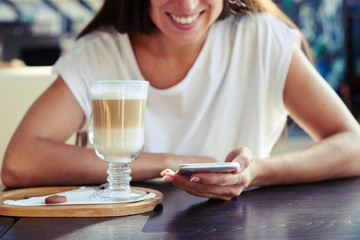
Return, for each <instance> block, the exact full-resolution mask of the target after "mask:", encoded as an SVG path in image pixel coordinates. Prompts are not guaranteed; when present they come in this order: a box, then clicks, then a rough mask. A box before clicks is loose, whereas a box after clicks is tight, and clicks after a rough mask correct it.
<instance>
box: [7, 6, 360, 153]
mask: <svg viewBox="0 0 360 240" xmlns="http://www.w3.org/2000/svg"><path fill="white" fill-rule="evenodd" d="M275 2H276V3H277V4H278V5H279V6H280V7H281V9H282V10H283V11H284V12H285V13H286V14H287V15H288V16H289V17H290V18H291V19H293V20H294V21H295V23H296V24H297V25H298V26H299V27H300V29H301V30H302V31H303V33H304V35H305V37H306V38H307V39H308V41H309V43H310V45H311V47H312V54H313V56H314V59H315V65H316V68H317V69H318V70H319V72H320V73H321V74H322V75H323V76H324V77H325V79H326V80H327V81H328V82H329V84H330V85H331V86H332V87H333V88H334V89H335V90H336V92H337V93H338V94H339V95H340V96H341V97H342V99H343V100H344V102H345V103H346V104H347V106H348V107H349V108H350V110H351V111H352V113H353V114H354V116H355V117H356V118H357V119H358V120H359V121H360V1H359V0H330V1H329V0H276V1H275ZM101 3H102V0H0V98H1V100H0V112H1V113H0V116H1V124H0V126H1V130H0V133H1V137H0V159H2V158H3V154H4V151H5V148H6V146H7V144H8V141H9V139H10V137H11V136H12V134H13V132H14V130H15V128H16V127H17V125H18V123H19V121H20V120H21V118H22V117H23V115H24V113H25V111H26V110H27V109H28V108H29V107H30V105H31V103H32V102H33V101H34V100H35V99H36V98H37V97H38V96H39V94H41V92H43V91H44V90H45V89H46V88H47V87H48V86H49V85H50V84H51V82H52V81H53V80H54V77H55V76H53V74H52V72H51V65H52V64H54V62H55V61H56V60H57V59H58V57H59V56H61V55H62V54H63V53H65V52H66V51H67V50H68V49H69V48H70V47H71V46H72V44H73V42H74V41H75V38H76V35H77V33H79V31H80V30H81V29H82V28H83V27H84V25H85V24H86V23H87V22H88V21H89V20H90V19H91V17H92V16H93V14H94V12H95V11H96V10H97V9H98V8H99V7H100V6H101ZM290 136H291V135H290ZM69 141H72V139H70V140H69Z"/></svg>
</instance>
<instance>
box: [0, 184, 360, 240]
mask: <svg viewBox="0 0 360 240" xmlns="http://www.w3.org/2000/svg"><path fill="white" fill-rule="evenodd" d="M134 185H136V186H142V187H148V188H153V189H156V190H159V191H161V192H162V193H163V194H164V198H163V203H162V204H161V205H159V206H158V207H157V208H156V209H155V210H154V211H151V212H148V213H143V214H138V215H133V216H126V217H105V218H11V217H1V216H0V234H1V235H0V236H2V239H19V240H21V239H146V240H148V239H186V240H188V239H220V240H222V239H242V240H246V239H276V240H279V239H301V240H304V239H305V240H308V239H316V240H321V239H326V240H329V239H360V178H353V179H344V180H336V181H327V182H321V183H315V184H304V185H291V186H277V187H269V188H259V189H256V190H252V191H247V192H244V193H243V194H242V195H241V196H240V197H238V198H236V199H233V200H232V201H218V200H208V199H205V198H199V197H195V196H191V195H189V194H188V193H186V192H184V191H182V190H180V189H177V188H176V187H174V186H172V185H171V184H169V183H165V182H162V181H150V182H146V183H141V184H134Z"/></svg>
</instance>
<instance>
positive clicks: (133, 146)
mask: <svg viewBox="0 0 360 240" xmlns="http://www.w3.org/2000/svg"><path fill="white" fill-rule="evenodd" d="M136 95H139V94H134V93H132V94H129V93H127V94H125V95H124V94H121V93H119V92H115V91H108V92H102V93H101V94H94V95H93V96H92V109H93V133H94V145H95V149H96V151H97V152H98V153H100V154H101V155H103V156H104V157H105V160H106V161H108V162H112V163H122V162H124V163H125V162H129V158H130V157H131V156H132V155H135V154H137V153H139V152H140V151H141V150H142V147H143V144H144V120H145V107H146V98H139V97H141V96H136Z"/></svg>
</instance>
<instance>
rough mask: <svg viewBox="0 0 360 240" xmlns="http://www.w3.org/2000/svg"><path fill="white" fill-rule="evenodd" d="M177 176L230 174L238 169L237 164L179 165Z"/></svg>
mask: <svg viewBox="0 0 360 240" xmlns="http://www.w3.org/2000/svg"><path fill="white" fill-rule="evenodd" d="M178 169H179V174H182V175H192V174H193V173H197V172H218V173H230V172H234V171H236V170H239V169H240V165H239V163H237V162H223V163H191V164H181V165H180V166H179V168H178Z"/></svg>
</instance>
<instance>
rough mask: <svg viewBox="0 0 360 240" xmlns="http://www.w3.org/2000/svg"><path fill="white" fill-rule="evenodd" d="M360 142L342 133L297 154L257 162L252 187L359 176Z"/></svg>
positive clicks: (257, 160) (356, 137) (350, 134)
mask: <svg viewBox="0 0 360 240" xmlns="http://www.w3.org/2000/svg"><path fill="white" fill-rule="evenodd" d="M359 143H360V140H359V136H358V135H356V134H353V133H349V132H346V133H340V134H336V135H334V136H331V137H329V138H327V139H324V140H322V141H319V142H317V143H315V144H314V145H312V146H310V147H308V148H306V149H303V150H299V151H295V152H291V153H286V154H282V155H278V156H272V157H270V158H267V159H256V161H255V165H256V169H257V170H256V174H255V176H256V177H255V179H254V181H253V182H252V184H251V186H268V185H278V184H296V183H305V182H316V181H321V180H326V179H334V178H346V177H353V176H359V175H360V144H359Z"/></svg>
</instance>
